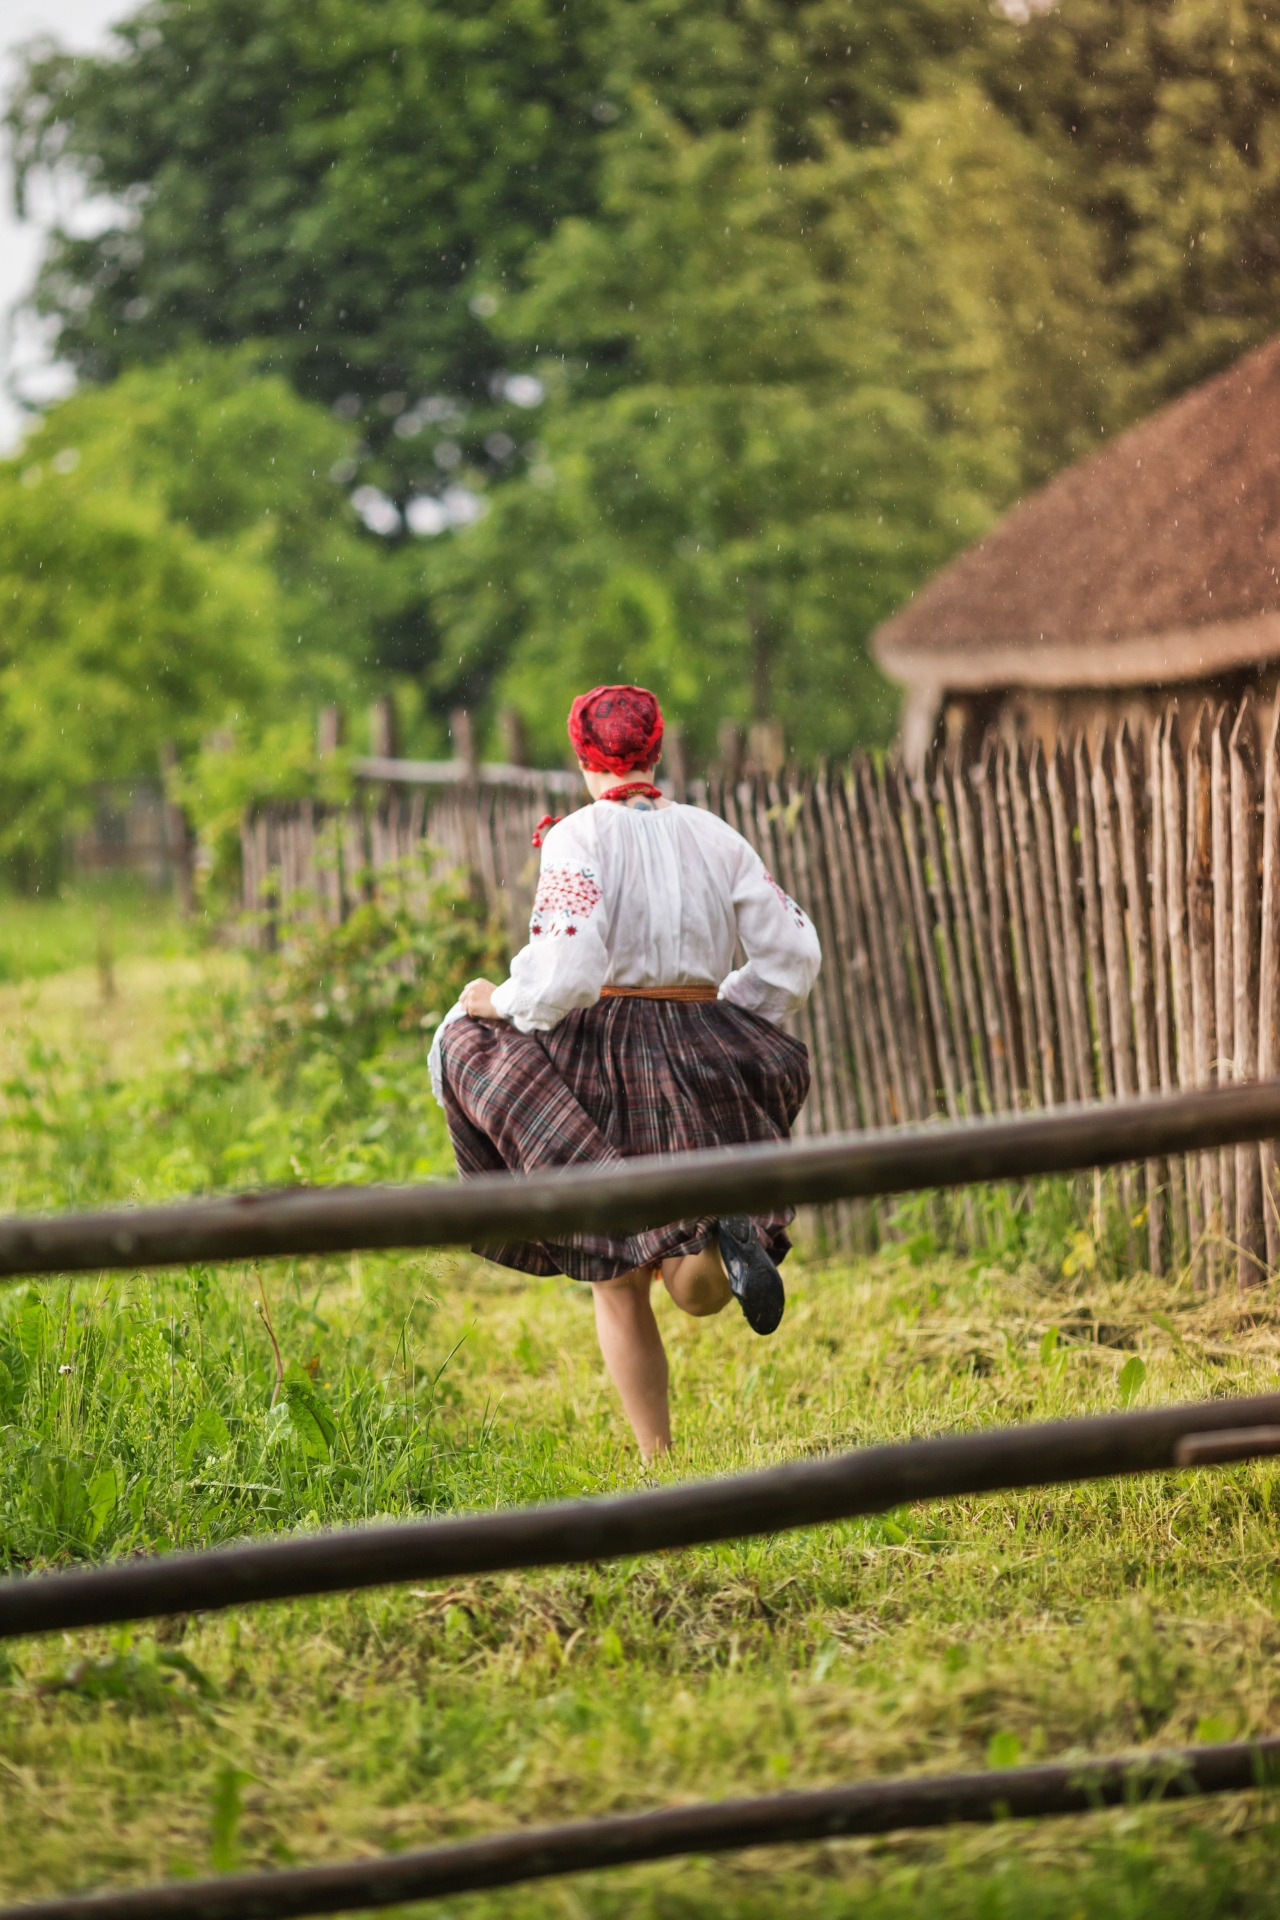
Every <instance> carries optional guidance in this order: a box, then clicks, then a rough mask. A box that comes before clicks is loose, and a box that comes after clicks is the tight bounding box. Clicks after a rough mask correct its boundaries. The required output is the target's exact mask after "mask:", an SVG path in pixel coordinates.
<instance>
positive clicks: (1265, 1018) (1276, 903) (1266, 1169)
mask: <svg viewBox="0 0 1280 1920" xmlns="http://www.w3.org/2000/svg"><path fill="white" fill-rule="evenodd" d="M1278 1074H1280V695H1278V696H1277V698H1276V702H1275V705H1274V707H1273V708H1272V711H1271V722H1270V725H1269V726H1268V728H1267V745H1266V753H1265V755H1264V759H1263V779H1262V939H1261V951H1260V953H1259V958H1258V1077H1259V1079H1261V1080H1272V1079H1274V1078H1275V1077H1276V1076H1277V1075H1278ZM1260 1161H1261V1175H1262V1208H1263V1224H1264V1227H1265V1230H1266V1243H1267V1266H1268V1267H1269V1268H1270V1269H1271V1270H1272V1271H1274V1270H1275V1268H1276V1266H1277V1264H1280V1211H1278V1209H1280V1193H1278V1192H1277V1181H1276V1174H1277V1158H1276V1143H1275V1142H1274V1141H1273V1140H1265V1141H1264V1142H1263V1143H1262V1148H1261V1152H1260Z"/></svg>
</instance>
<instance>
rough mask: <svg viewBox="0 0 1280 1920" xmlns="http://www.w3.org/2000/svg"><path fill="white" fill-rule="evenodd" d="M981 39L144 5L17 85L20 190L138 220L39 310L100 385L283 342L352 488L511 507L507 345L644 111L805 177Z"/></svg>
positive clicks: (14, 117) (315, 0)
mask: <svg viewBox="0 0 1280 1920" xmlns="http://www.w3.org/2000/svg"><path fill="white" fill-rule="evenodd" d="M987 31H988V16H987V14H986V10H985V7H984V6H982V5H981V4H978V0H880V4H878V5H877V6H876V7H875V8H874V9H871V10H869V11H864V12H862V13H860V14H856V15H855V14H854V13H853V12H851V11H850V9H849V8H848V7H847V6H845V5H844V4H843V0H841V3H840V4H837V0H576V4H575V5H574V6H572V7H564V6H562V5H559V4H556V0H362V3H361V4H359V5H353V4H352V0H258V3H257V4H254V5H250V4H248V3H247V0H151V3H150V4H149V5H146V6H143V7H142V8H140V9H139V11H138V12H137V13H136V14H135V15H134V16H133V17H132V18H131V19H129V20H127V21H126V22H124V24H123V25H122V26H121V27H120V28H119V29H118V30H117V34H116V44H115V45H114V47H113V49H112V51H111V52H110V53H109V54H108V55H105V56H101V57H93V56H75V57H73V56H69V55H66V54H64V53H61V52H59V51H58V50H56V49H55V48H51V47H50V46H48V45H47V44H43V45H39V46H36V47H34V48H33V49H32V50H31V51H30V53H29V55H28V58H27V60H26V63H25V68H24V71H23V77H22V80H21V84H20V85H19V87H18V88H17V90H16V92H15V95H14V98H13V101H12V103H11V106H10V110H9V115H8V122H9V128H10V134H11V138H12V140H13V144H14V151H15V157H16V162H17V179H18V183H19V191H20V192H21V191H22V190H23V188H24V186H25V183H26V182H28V180H29V179H30V177H31V175H32V173H33V172H38V171H40V170H41V169H42V168H56V169H66V168H72V169H74V170H78V171H79V173H80V174H81V176H82V177H83V178H84V179H85V181H86V182H87V183H88V184H89V185H90V186H91V187H92V189H93V190H94V191H96V192H102V193H107V194H110V195H112V196H114V197H115V198H116V199H117V200H118V201H119V202H120V203H121V204H122V206H123V207H124V208H125V209H126V211H125V213H124V216H123V217H122V218H121V220H120V221H118V222H117V223H114V224H112V225H110V226H108V227H107V228H106V230H105V231H102V232H99V233H97V234H95V235H93V236H92V237H88V238H86V237H82V236H77V235H76V234H74V233H72V232H59V233H57V234H56V235H55V237H54V239H53V242H52V244H51V247H50V250H49V254H48V258H47V260H46V262H45V267H44V272H43V275H42V279H41V285H40V291H39V304H40V305H41V306H42V308H43V310H44V311H45V312H46V313H47V314H50V315H52V316H54V317H55V318H56V320H57V322H58V328H59V334H58V349H59V351H60V352H61V353H62V354H63V355H65V356H66V357H67V358H68V359H69V360H70V361H71V362H72V363H73V364H74V365H75V366H76V367H77V369H78V370H79V371H80V372H81V373H82V374H83V375H84V376H85V377H87V378H89V379H91V380H95V381H102V380H106V379H109V378H111V377H113V376H114V375H115V374H117V373H118V372H119V371H120V370H121V369H122V368H124V367H128V366H130V365H135V364H137V363H139V362H148V363H150V362H154V361H155V360H157V359H161V358H165V357H168V356H170V355H172V354H173V353H174V352H176V351H177V350H178V348H179V347H181V346H182V345H183V344H184V343H185V342H187V341H189V340H190V339H192V338H193V337H194V338H198V339H202V340H204V341H207V342H210V343H212V344H215V345H226V344H228V343H232V342H237V341H242V340H250V339H251V340H263V341H270V342H271V344H272V348H273V351H274V353H275V354H276V355H277V356H278V361H279V364H280V365H281V366H282V367H283V368H284V369H285V370H286V371H287V372H288V374H289V377H290V378H291V379H292V381H293V382H294V384H295V385H296V386H297V388H298V390H299V391H300V392H302V393H303V394H305V395H308V396H311V397H318V398H320V399H322V400H323V401H325V402H326V403H328V404H336V405H338V406H339V407H341V408H343V409H344V410H345V411H346V413H347V415H348V416H349V417H353V418H354V417H356V416H357V415H358V417H359V418H360V419H361V422H362V427H363V432H364V437H365V440H366V443H367V445H368V448H369V450H370V458H368V459H367V460H366V463H365V476H364V477H365V478H366V479H368V480H372V481H376V482H377V483H378V484H380V485H382V486H384V487H387V488H388V489H389V491H390V492H391V494H392V495H393V496H394V497H395V498H396V499H398V500H400V501H403V500H404V499H405V498H407V497H408V496H409V495H410V494H412V493H414V492H421V491H423V490H428V491H431V490H435V491H439V489H440V488H441V486H442V485H443V484H445V480H444V479H443V478H442V475H443V476H446V477H447V476H448V475H449V474H450V473H451V472H452V471H453V463H456V461H457V460H458V458H459V450H461V452H462V453H464V454H465V455H466V457H467V458H468V460H470V461H471V462H472V463H473V465H474V466H475V467H476V468H477V469H478V470H479V471H480V472H482V473H486V474H487V475H488V476H489V477H491V478H493V479H499V478H501V477H503V476H504V475H505V474H507V473H509V472H511V471H512V470H513V469H514V470H515V471H519V470H521V468H522V462H521V461H520V459H519V456H518V451H517V449H518V445H519V442H520V440H521V439H522V438H523V437H524V428H523V417H522V415H521V414H520V410H519V408H518V406H514V405H513V404H512V403H511V402H510V400H509V399H508V398H507V397H506V395H505V391H504V382H503V375H504V372H506V371H508V370H509V362H508V355H509V354H510V351H511V342H510V336H509V335H508V334H505V333H503V334H498V335H496V334H495V332H494V331H493V329H492V328H491V327H490V324H489V322H490V319H491V316H492V314H493V313H494V311H495V310H496V308H497V307H498V305H499V303H500V302H502V301H503V299H504V298H505V297H506V296H507V295H508V294H509V293H511V292H516V291H518V290H519V289H520V288H521V286H522V285H523V276H524V264H525V261H526V260H527V258H528V256H529V253H530V250H531V248H532V247H533V246H535V245H536V244H537V243H538V242H540V241H541V240H543V239H545V238H546V237H547V236H548V235H549V234H550V233H552V232H553V231H554V229H555V227H556V225H557V224H558V222H559V221H560V220H562V219H563V218H565V217H566V216H569V215H575V214H576V215H589V214H590V213H592V212H593V211H594V209H595V207H596V205H597V203H598V191H599V168H600V161H601V150H602V149H601V141H602V135H603V134H605V133H606V131H607V130H608V129H609V128H610V127H611V126H612V125H613V123H614V122H616V121H618V120H619V119H620V117H621V119H622V120H625V118H626V115H627V114H628V113H629V111H630V107H631V101H632V99H633V97H634V95H635V93H636V91H637V89H639V90H640V91H641V92H645V91H646V90H647V91H650V92H653V93H654V94H656V96H657V97H658V98H660V99H661V100H662V101H663V103H664V105H665V107H666V108H667V110H668V111H670V112H671V113H672V114H673V115H674V116H675V118H676V120H677V121H678V123H679V124H680V125H681V126H683V127H685V128H686V129H687V130H688V131H690V132H692V133H696V134H706V133H711V132H715V131H717V130H731V129H735V128H740V127H741V126H743V125H745V123H746V121H747V119H748V118H749V117H751V116H753V115H754V116H756V117H759V116H761V115H763V117H764V118H765V120H766V121H767V122H768V125H769V129H770V140H771V144H772V146H773V148H774V150H775V152H776V153H777V155H778V157H779V158H781V159H786V160H794V159H795V158H797V157H801V156H803V155H804V154H812V153H815V152H816V151H817V150H818V148H819V147H820V146H821V145H822V143H823V140H824V139H825V133H824V132H823V131H822V130H821V129H822V128H824V127H825V126H826V124H827V123H828V122H831V123H833V124H835V125H836V126H837V127H838V129H839V130H840V132H841V133H842V135H843V137H845V138H846V139H849V140H853V141H864V140H876V139H879V138H881V137H882V136H883V135H884V134H885V133H886V132H887V131H888V130H890V129H892V128H893V127H894V126H895V125H896V120H897V114H898V110H899V105H900V102H901V100H902V99H903V98H905V97H909V96H910V95H912V94H913V93H914V92H916V91H918V90H919V89H920V87H921V85H922V82H923V78H924V76H925V75H926V74H927V72H928V69H929V66H930V63H931V62H932V61H934V60H936V59H938V58H940V57H945V56H946V55H948V54H951V53H954V52H955V51H956V50H957V49H958V48H960V47H961V46H963V45H964V44H966V43H967V42H970V41H977V40H981V39H982V38H983V37H985V35H986V33H987ZM523 344H524V343H521V345H523ZM450 402H452V403H453V404H452V405H450V404H449V403H450ZM437 451H438V452H439V455H440V464H439V465H437V464H436V461H435V459H434V458H433V455H434V454H436V453H437Z"/></svg>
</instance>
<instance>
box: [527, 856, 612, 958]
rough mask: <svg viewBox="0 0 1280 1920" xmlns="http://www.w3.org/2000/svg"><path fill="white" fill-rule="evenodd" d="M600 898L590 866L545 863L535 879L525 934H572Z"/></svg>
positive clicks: (536, 936)
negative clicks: (536, 883)
mask: <svg viewBox="0 0 1280 1920" xmlns="http://www.w3.org/2000/svg"><path fill="white" fill-rule="evenodd" d="M603 898H604V894H603V893H602V892H601V889H600V882H599V881H598V880H597V879H596V876H595V874H594V873H593V872H592V870H591V868H590V867H548V868H547V869H546V871H545V872H544V873H543V875H542V878H541V879H540V880H539V881H538V891H537V894H536V895H535V897H534V902H533V912H532V914H531V915H530V918H529V938H530V939H531V940H541V939H549V938H554V937H555V935H557V934H564V935H566V936H572V935H573V934H576V933H577V932H578V930H579V928H581V927H582V926H584V925H585V924H586V922H587V921H588V920H589V919H590V918H591V916H592V914H593V913H594V912H595V910H596V908H597V907H598V906H599V905H600V902H601V901H602V900H603Z"/></svg>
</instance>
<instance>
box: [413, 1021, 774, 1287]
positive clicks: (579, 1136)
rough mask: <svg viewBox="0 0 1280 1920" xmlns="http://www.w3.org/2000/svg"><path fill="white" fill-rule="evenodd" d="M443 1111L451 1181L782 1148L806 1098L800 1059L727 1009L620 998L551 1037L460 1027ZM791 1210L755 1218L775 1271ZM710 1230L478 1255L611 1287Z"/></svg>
mask: <svg viewBox="0 0 1280 1920" xmlns="http://www.w3.org/2000/svg"><path fill="white" fill-rule="evenodd" d="M440 1046H441V1056H442V1064H443V1068H444V1105H445V1113H446V1115H447V1116H448V1121H449V1132H450V1134H451V1135H452V1137H453V1147H454V1152H455V1154H456V1155H457V1160H458V1171H459V1173H460V1174H461V1176H462V1178H463V1179H464V1180H465V1179H467V1178H468V1177H469V1176H471V1175H474V1174H480V1173H501V1172H503V1171H504V1170H506V1171H509V1172H511V1173H525V1174H530V1173H540V1172H543V1171H545V1170H546V1169H547V1168H550V1167H577V1166H584V1165H590V1166H616V1165H617V1164H618V1163H619V1162H620V1161H623V1160H631V1159H637V1158H640V1157H642V1156H643V1155H645V1154H651V1153H693V1152H695V1151H697V1150H698V1149H699V1148H703V1147H729V1146H741V1145H744V1144H746V1143H747V1142H748V1141H753V1140H761V1141H763V1140H785V1139H787V1138H788V1137H789V1135H790V1132H791V1127H792V1123H793V1122H794V1120H795V1117H796V1115H797V1114H798V1113H799V1111H800V1108H801V1106H802V1105H803V1103H804V1099H805V1096H806V1094H807V1093H808V1091H809V1054H808V1049H807V1048H806V1047H805V1046H804V1045H803V1044H802V1043H801V1042H800V1041H799V1040H793V1039H791V1038H790V1037H789V1035H787V1034H785V1033H782V1032H781V1031H780V1030H779V1029H778V1028H777V1027H775V1026H772V1025H771V1024H770V1022H769V1021H767V1020H761V1019H759V1018H758V1017H757V1016H756V1015H755V1014H753V1013H744V1012H743V1011H742V1010H741V1008H739V1007H735V1006H731V1005H730V1004H729V1003H728V1002H727V1001H723V1000H711V1001H693V1002H687V1001H671V1000H644V999H640V998H631V997H621V996H620V997H619V998H617V999H613V998H609V999H604V1000H600V1001H597V1003H596V1005H595V1006H593V1007H585V1008H582V1009H580V1010H579V1011H578V1012H576V1013H571V1014H569V1015H568V1016H567V1018H566V1019H564V1020H562V1021H561V1023H560V1025H559V1026H558V1027H554V1028H553V1029H552V1030H551V1032H550V1033H520V1032H518V1031H517V1030H516V1028H515V1027H513V1026H511V1025H510V1023H509V1022H507V1021H505V1020H469V1019H462V1020H454V1021H452V1022H451V1023H450V1025H449V1026H448V1027H446V1029H445V1031H444V1032H443V1034H442V1035H441V1037H440ZM794 1218H795V1209H794V1207H787V1208H779V1209H778V1210H777V1211H775V1212H772V1213H764V1214H760V1215H758V1216H757V1217H756V1226H757V1227H758V1228H759V1229H760V1232H761V1236H762V1238H763V1240H764V1243H765V1245H766V1246H767V1247H768V1249H769V1251H770V1253H771V1254H772V1255H773V1258H774V1259H775V1260H781V1259H782V1257H783V1255H784V1254H785V1253H786V1252H787V1251H788V1250H789V1248H790V1246H791V1242H790V1240H789V1239H788V1237H787V1232H786V1229H787V1227H788V1226H789V1224H790V1223H791V1221H792V1220H793V1219H794ZM713 1228H714V1222H713V1221H712V1220H711V1219H709V1218H708V1219H702V1220H683V1221H677V1222H676V1223H675V1224H674V1225H671V1226H666V1227H656V1228H652V1229H649V1230H647V1231H645V1232H643V1233H632V1234H588V1233H583V1234H568V1235H566V1236H565V1237H564V1238H563V1239H562V1240H556V1241H547V1242H545V1243H544V1242H538V1243H536V1244H520V1245H514V1244H513V1245H504V1246H484V1247H477V1248H476V1249H475V1251H476V1252H477V1253H483V1254H485V1255H486V1256H487V1257H488V1258H489V1259H490V1260H496V1261H498V1262H499V1263H500V1265H502V1266H504V1267H516V1268H518V1269H519V1270H520V1271H521V1272H522V1273H542V1274H551V1273H564V1274H568V1275H569V1276H570V1277H571V1278H572V1279H574V1280H613V1279H616V1278H617V1276H618V1275H619V1274H622V1273H630V1272H631V1271H632V1270H633V1269H634V1268H636V1267H646V1266H651V1265H653V1264H654V1263H655V1262H657V1261H659V1260H665V1259H667V1258H668V1257H669V1256H670V1255H672V1254H683V1253H693V1252H696V1250H697V1249H698V1248H699V1247H704V1246H705V1245H706V1244H707V1242H708V1240H709V1239H710V1237H711V1234H712V1231H713Z"/></svg>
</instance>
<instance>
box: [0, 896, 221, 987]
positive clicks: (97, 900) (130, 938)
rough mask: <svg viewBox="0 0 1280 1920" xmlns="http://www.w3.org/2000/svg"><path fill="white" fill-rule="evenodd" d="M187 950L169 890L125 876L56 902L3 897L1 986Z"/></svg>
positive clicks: (0, 903)
mask: <svg viewBox="0 0 1280 1920" xmlns="http://www.w3.org/2000/svg"><path fill="white" fill-rule="evenodd" d="M189 942H190V934H189V931H188V929H186V928H185V927H184V926H183V923H182V921H181V919H180V918H179V916H178V913H177V910H176V908H175V906H174V903H173V898H172V895H171V894H170V893H169V892H168V891H167V890H166V891H162V892H157V891H156V890H155V889H153V888H149V887H147V886H146V885H145V884H144V883H143V882H142V881H140V880H137V879H134V878H133V877H132V876H130V875H120V876H116V875H104V876H103V877H102V878H100V879H92V878H90V879H82V880H77V881H74V882H70V883H68V884H67V885H66V886H65V887H64V888H63V889H62V890H61V892H60V893H59V894H58V895H57V896H56V897H55V898H53V899H42V898H41V897H40V895H38V894H36V895H24V894H15V893H5V894H3V895H0V982H7V981H19V980H43V979H47V978H48V976H49V975H50V974H55V973H61V972H64V971H65V970H67V969H68V968H71V967H96V966H98V965H99V964H100V961H101V959H102V958H103V957H106V956H109V957H110V960H111V962H112V963H113V964H114V963H115V962H118V961H121V960H132V959H138V958H150V957H153V956H155V955H163V954H172V953H179V952H182V951H183V950H184V949H185V947H186V946H187V945H188V944H189Z"/></svg>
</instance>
